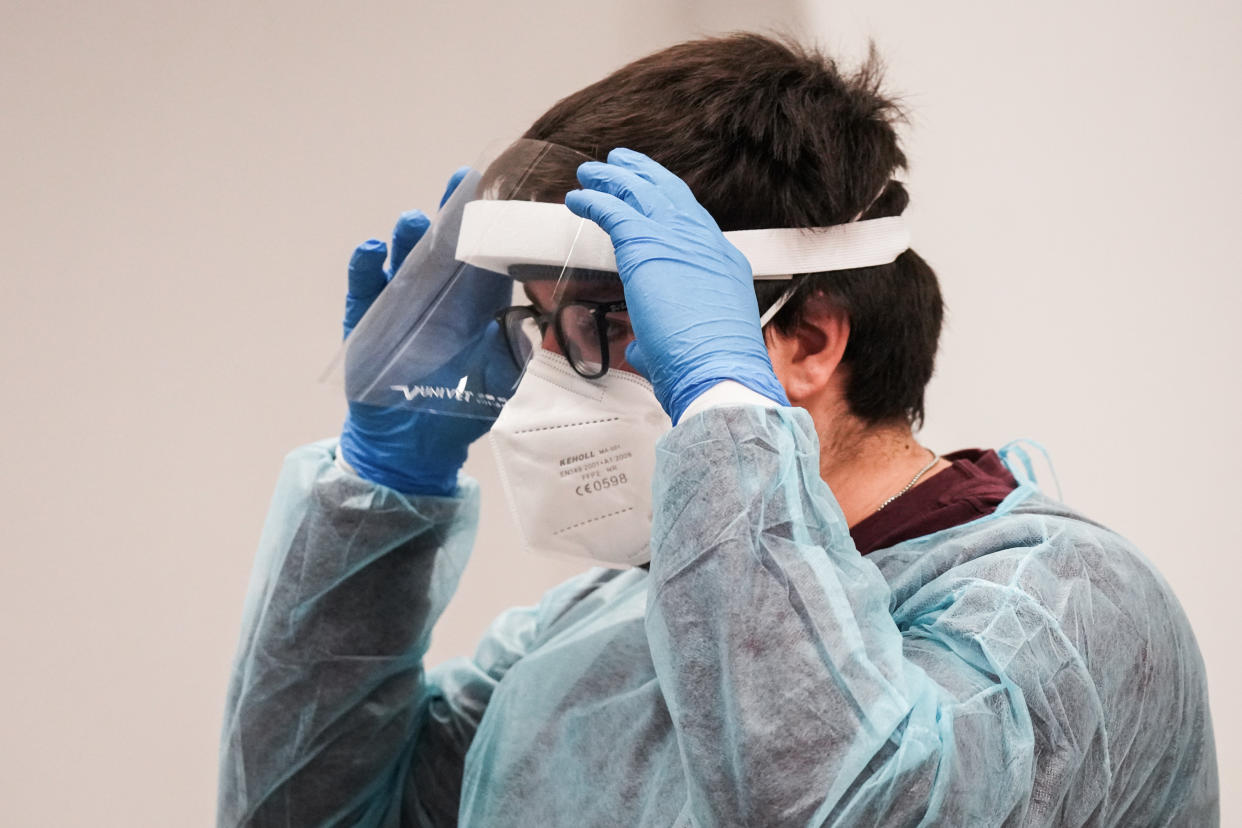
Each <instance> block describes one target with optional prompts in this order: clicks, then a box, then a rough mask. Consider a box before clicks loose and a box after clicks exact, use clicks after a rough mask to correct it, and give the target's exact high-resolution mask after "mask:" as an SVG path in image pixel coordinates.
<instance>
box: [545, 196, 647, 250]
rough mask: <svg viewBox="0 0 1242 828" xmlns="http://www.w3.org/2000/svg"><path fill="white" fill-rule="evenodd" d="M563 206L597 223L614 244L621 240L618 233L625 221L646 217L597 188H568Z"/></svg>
mask: <svg viewBox="0 0 1242 828" xmlns="http://www.w3.org/2000/svg"><path fill="white" fill-rule="evenodd" d="M565 206H566V207H568V208H569V211H570V212H571V213H573V214H574V215H576V216H581V217H582V218H584V219H590V220H591V221H593V222H595V223H596V224H598V225H599V226H600V228H601V229H602V230H603V231H604V232H605V233H607V234H608V235H609V236H611V237H612V243H613V245H614V246H615V245H617V244H619V243H620V242H621V238H620V234H621V232H622V228H623V227H624V226H625V225H626V224H627V223H629V222H632V221H646V217H645V216H643V214H642V213H640V212H639V211H638V210H636V209H635V208H633V207H631V206H630V205H629V204H626V203H625V202H624V201H622V200H621V199H619V198H617V197H616V196H615V195H611V194H609V193H601V192H600V191H598V190H570V191H569V192H568V193H566V194H565Z"/></svg>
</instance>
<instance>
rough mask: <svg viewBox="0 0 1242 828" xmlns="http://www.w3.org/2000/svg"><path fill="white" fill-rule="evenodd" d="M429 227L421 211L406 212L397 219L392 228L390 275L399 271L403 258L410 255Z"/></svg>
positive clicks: (429, 224) (424, 214)
mask: <svg viewBox="0 0 1242 828" xmlns="http://www.w3.org/2000/svg"><path fill="white" fill-rule="evenodd" d="M430 226H431V219H429V218H427V215H426V213H424V212H423V211H422V210H406V211H405V212H404V213H402V214H401V217H400V218H398V219H397V224H396V225H395V226H394V227H393V228H392V261H391V262H390V263H389V266H390V270H389V272H390V273H396V272H397V271H398V270H400V269H401V264H402V263H403V262H404V261H405V257H406V256H408V255H410V251H411V250H413V249H414V245H416V244H418V242H419V240H420V239H422V237H423V234H424V233H426V232H427V228H428V227H430Z"/></svg>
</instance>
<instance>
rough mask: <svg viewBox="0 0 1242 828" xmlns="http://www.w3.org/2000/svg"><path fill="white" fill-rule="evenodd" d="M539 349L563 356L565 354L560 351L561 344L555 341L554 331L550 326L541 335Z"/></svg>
mask: <svg viewBox="0 0 1242 828" xmlns="http://www.w3.org/2000/svg"><path fill="white" fill-rule="evenodd" d="M541 347H542V348H543V350H545V351H550V352H551V353H554V354H560V355H561V356H565V352H564V351H563V350H562V349H561V343H559V342H557V341H556V331H555V330H553V329H552V326H551V325H549V326H548V329H547V330H546V331H544V333H543V342H542V344H541Z"/></svg>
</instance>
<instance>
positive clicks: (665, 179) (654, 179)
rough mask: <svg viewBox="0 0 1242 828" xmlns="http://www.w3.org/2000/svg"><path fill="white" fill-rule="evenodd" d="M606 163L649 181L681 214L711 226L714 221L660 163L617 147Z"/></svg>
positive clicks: (609, 154) (689, 191)
mask: <svg viewBox="0 0 1242 828" xmlns="http://www.w3.org/2000/svg"><path fill="white" fill-rule="evenodd" d="M608 163H609V164H612V165H614V166H618V167H622V168H624V169H626V170H630V171H632V172H633V173H634V174H635V175H637V176H639V177H640V178H642V179H644V180H645V181H649V182H650V183H651V184H652V185H654V186H655V187H656V188H657V189H659V191H660V192H661V193H662V194H663V195H664V196H665V197H666V198H667V199H668V200H669V201H670V202H672V203H673V204H675V205H676V206H677V207H678V208H679V209H681V210H682V211H683V212H686V213H691V214H698V215H699V216H700V217H706V218H707V219H708V221H709V222H710V223H711V226H713V227H714V226H716V220H715V219H714V218H711V214H710V213H708V212H707V210H706V208H704V207H703V205H701V204H699V200H698V199H697V198H695V196H694V193H693V192H692V191H691V190H690V186H689V185H688V184H686V182H685V181H683V180H682V179H681V178H680V177H679V176H677V175H675V174H673V173H672V172H670V171H669V169H668V168H667V167H665V166H664V165H663V164H661V163H660V162H658V161H656V160H654V159H653V158H651V157H650V156H647V155H643V154H642V153H641V152H638V151H636V150H632V149H626V148H625V147H617V148H616V149H614V150H613V151H612V152H610V153H608Z"/></svg>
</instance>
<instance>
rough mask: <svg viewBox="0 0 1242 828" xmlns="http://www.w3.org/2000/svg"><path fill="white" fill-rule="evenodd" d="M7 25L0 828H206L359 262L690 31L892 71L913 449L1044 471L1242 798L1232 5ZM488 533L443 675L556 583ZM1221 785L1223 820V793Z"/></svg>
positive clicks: (316, 9)
mask: <svg viewBox="0 0 1242 828" xmlns="http://www.w3.org/2000/svg"><path fill="white" fill-rule="evenodd" d="M5 12H6V14H5V26H4V27H3V28H2V29H0V68H2V69H3V78H4V80H3V81H2V82H0V102H2V106H3V109H2V110H0V111H3V113H4V116H5V117H4V120H5V127H4V128H3V129H2V130H0V185H2V187H3V192H4V200H3V205H2V206H0V253H2V254H3V257H2V258H0V261H3V262H4V277H3V280H0V337H2V340H0V341H2V342H3V348H2V349H0V353H2V356H0V359H2V360H3V366H4V367H3V373H2V374H0V376H2V377H3V379H4V387H5V389H6V390H5V394H4V398H3V403H4V404H3V406H0V423H2V424H3V426H4V431H3V433H4V434H5V435H6V438H7V439H6V446H5V449H4V452H3V454H4V457H5V460H4V463H3V469H4V471H5V472H6V473H5V474H4V475H3V477H2V479H0V487H2V488H0V504H3V506H2V507H0V508H2V509H3V514H2V523H0V525H2V526H3V527H4V530H5V536H6V539H7V541H8V543H7V545H6V550H5V553H4V555H3V557H2V558H0V560H2V567H3V568H2V569H0V619H2V622H3V623H2V624H0V629H2V630H3V632H2V638H0V657H2V658H3V663H4V665H5V667H6V669H5V671H4V675H5V680H4V681H3V682H2V683H0V704H2V708H0V709H3V710H5V711H7V713H8V716H7V718H6V721H5V724H4V726H3V730H2V731H0V734H2V736H0V743H2V744H3V745H4V747H3V749H2V750H3V753H0V822H3V823H4V824H12V825H23V826H36V825H57V826H63V825H126V826H133V825H152V826H155V825H161V826H162V825H170V824H176V825H193V824H197V825H204V824H209V823H210V822H211V821H212V819H213V813H214V789H215V769H216V739H217V736H218V731H219V722H220V716H221V712H222V707H223V696H224V692H225V684H226V681H227V676H228V670H229V663H230V660H231V657H232V652H233V648H234V646H235V644H236V636H237V631H238V627H239V623H240V614H241V603H242V598H243V594H244V590H245V584H246V580H247V577H248V572H249V566H250V562H251V559H252V556H253V552H254V547H255V542H256V540H257V538H258V534H259V530H260V527H261V525H262V521H263V516H264V513H265V510H266V506H267V501H268V498H269V497H270V493H271V487H272V484H273V482H274V480H275V476H276V473H277V470H278V468H279V465H280V462H281V458H282V457H283V455H284V454H285V453H286V452H287V451H288V450H289V449H290V448H292V447H294V446H296V445H298V444H300V443H303V442H306V441H309V440H312V439H316V438H319V437H323V436H330V435H332V434H334V433H335V432H336V430H337V429H338V428H339V424H340V420H341V418H342V416H343V409H344V407H343V405H342V403H341V402H340V400H339V397H338V394H337V391H336V389H335V388H332V387H326V386H323V385H320V384H318V383H317V381H316V380H317V377H318V375H319V373H320V372H321V370H322V369H323V367H324V366H325V365H326V364H327V362H328V361H329V360H330V359H331V357H332V356H333V355H334V353H335V350H336V347H337V341H338V338H339V321H340V316H341V300H342V296H343V293H344V288H345V276H344V271H345V263H346V261H347V259H348V256H349V253H350V251H351V250H352V248H353V246H354V244H356V243H357V242H359V241H361V240H363V239H365V238H368V237H371V236H376V237H380V238H386V237H387V235H388V233H389V230H390V228H391V225H392V221H393V220H394V218H395V217H396V215H397V214H398V213H399V212H400V211H401V210H403V209H407V208H409V207H413V206H422V207H423V208H424V209H429V208H431V207H434V204H435V200H436V198H438V196H439V192H440V189H441V188H442V186H443V181H444V180H445V178H446V177H447V175H448V173H449V172H451V171H452V170H453V169H454V168H456V167H457V166H459V165H460V164H463V163H470V162H471V161H473V160H475V158H476V157H477V156H478V154H479V153H480V152H481V151H483V150H484V149H485V148H487V147H488V146H493V145H495V143H496V142H497V141H503V140H505V139H508V138H512V137H515V136H516V135H517V134H518V133H520V131H521V130H522V129H523V128H524V127H525V126H526V125H527V124H528V123H529V122H530V121H531V120H532V119H533V118H534V117H535V116H537V115H538V114H539V113H540V112H541V111H543V109H545V108H546V107H547V106H548V105H549V104H550V103H551V102H552V101H554V100H556V99H557V98H558V97H560V96H562V95H564V94H566V93H568V92H571V91H573V90H574V89H577V88H579V87H581V86H583V85H585V84H586V83H589V82H591V81H593V80H596V79H597V78H599V77H600V76H602V75H603V74H604V73H606V72H607V71H609V70H610V69H612V68H615V67H616V66H619V65H620V64H622V63H624V62H625V61H627V60H629V59H631V58H634V57H637V56H640V55H642V54H644V53H646V52H649V51H651V50H653V49H655V48H659V47H661V46H663V45H667V44H669V43H672V42H676V41H678V40H681V39H684V38H685V37H688V36H691V35H693V34H695V33H698V32H708V31H722V30H727V29H731V28H736V27H745V26H750V27H768V26H776V27H779V28H781V29H785V30H789V31H793V32H796V33H799V34H802V35H804V36H815V37H818V38H820V39H822V40H823V41H824V42H825V43H827V44H829V45H832V46H834V47H836V48H838V49H839V50H840V51H841V52H842V53H844V54H847V55H857V54H859V53H860V52H861V50H862V48H863V45H864V44H865V41H866V38H867V37H868V36H874V37H875V38H876V40H877V42H878V45H879V46H880V48H881V50H882V52H883V53H884V54H885V55H886V56H887V58H888V60H889V63H890V73H889V77H890V85H891V86H892V87H893V88H894V89H896V90H901V91H903V92H904V93H905V94H906V103H907V105H908V108H909V109H910V112H911V123H910V127H909V130H908V134H909V140H908V149H909V154H910V157H911V162H912V164H911V166H912V169H911V172H910V174H909V176H908V179H909V181H910V185H911V190H912V192H913V194H914V199H915V201H914V205H913V207H912V209H911V211H910V216H911V218H912V221H913V223H914V228H915V234H916V247H917V248H918V250H919V251H920V252H921V253H923V255H924V256H925V257H927V258H928V259H929V260H930V261H931V262H932V264H933V265H934V266H935V267H936V268H937V269H938V271H939V272H940V274H941V278H942V280H943V284H944V288H945V291H946V295H947V299H948V301H949V304H950V317H949V324H948V327H947V330H946V334H945V338H944V345H943V351H942V357H941V361H940V368H939V371H938V374H937V377H936V379H935V380H934V381H933V384H932V388H931V392H930V398H929V420H928V426H927V428H926V430H925V432H924V436H925V438H926V442H928V443H929V444H930V445H931V446H933V447H934V448H936V449H938V450H941V451H948V450H952V449H954V448H959V447H962V446H966V445H997V444H999V443H1001V442H1004V441H1006V440H1008V439H1010V438H1013V437H1017V436H1030V437H1034V438H1037V439H1040V440H1041V441H1043V442H1044V443H1045V444H1046V445H1047V446H1048V447H1049V449H1050V450H1051V452H1052V454H1053V456H1054V458H1055V460H1056V464H1057V470H1058V472H1059V474H1060V478H1061V482H1062V484H1063V486H1064V491H1065V497H1066V499H1067V500H1068V501H1069V502H1070V503H1072V504H1075V505H1077V506H1080V507H1082V508H1084V509H1086V510H1087V511H1088V512H1090V513H1092V514H1093V515H1095V516H1096V517H1098V518H1099V519H1100V520H1102V521H1104V522H1106V523H1108V524H1110V525H1112V526H1114V527H1115V528H1117V529H1119V530H1120V531H1122V532H1123V533H1124V534H1126V535H1128V536H1129V537H1131V538H1132V539H1134V540H1135V541H1136V542H1137V543H1139V545H1140V546H1141V547H1143V548H1144V549H1145V550H1146V552H1147V554H1148V555H1149V556H1150V557H1151V558H1152V559H1153V560H1154V561H1156V563H1157V564H1158V566H1159V567H1160V569H1161V570H1162V571H1163V572H1164V574H1165V575H1166V577H1167V578H1168V579H1169V581H1170V582H1171V583H1172V584H1173V586H1174V588H1175V589H1176V591H1177V593H1178V594H1179V596H1180V597H1181V599H1182V602H1183V604H1184V606H1185V607H1186V610H1187V612H1188V613H1189V615H1190V617H1191V620H1192V621H1193V623H1194V625H1195V629H1196V631H1197V633H1198V635H1199V637H1200V642H1201V644H1202V648H1203V651H1204V655H1205V658H1206V660H1207V662H1208V669H1209V674H1210V677H1211V681H1212V692H1213V700H1214V702H1215V705H1214V714H1215V717H1216V726H1217V744H1218V749H1219V752H1220V767H1221V778H1222V780H1228V779H1231V778H1236V777H1237V776H1238V775H1239V773H1242V750H1240V749H1238V748H1236V747H1235V745H1234V743H1235V741H1236V740H1237V738H1238V737H1239V736H1240V735H1242V721H1240V720H1239V717H1238V716H1237V715H1236V714H1235V713H1234V712H1233V709H1232V707H1231V705H1230V702H1231V701H1232V699H1233V698H1234V697H1236V696H1238V695H1239V693H1242V678H1240V677H1239V673H1238V670H1237V669H1236V667H1235V666H1234V662H1233V650H1234V649H1235V647H1234V645H1233V634H1232V632H1233V624H1232V623H1231V622H1232V620H1233V614H1232V612H1231V611H1230V609H1231V602H1233V601H1234V600H1235V599H1234V593H1233V587H1234V585H1235V584H1236V583H1237V582H1238V580H1239V575H1240V574H1242V571H1240V568H1239V566H1238V564H1237V554H1238V550H1237V544H1236V543H1235V542H1234V540H1233V537H1232V534H1231V533H1229V532H1228V528H1229V522H1230V520H1231V519H1232V517H1233V508H1232V507H1233V506H1234V504H1235V503H1236V502H1237V500H1238V496H1239V495H1240V494H1242V487H1240V486H1239V484H1238V482H1237V473H1238V472H1237V470H1238V469H1239V468H1242V450H1240V449H1239V445H1238V440H1237V438H1236V437H1235V436H1234V434H1233V429H1232V426H1233V422H1234V421H1235V420H1236V414H1235V412H1236V410H1237V408H1238V405H1239V402H1242V400H1240V399H1239V396H1240V395H1239V388H1238V381H1237V369H1236V368H1235V364H1236V362H1237V359H1238V357H1239V351H1240V350H1242V349H1240V348H1239V336H1238V333H1237V325H1236V323H1235V321H1234V317H1235V316H1236V315H1237V313H1238V310H1239V298H1240V297H1239V293H1240V289H1239V286H1238V281H1237V277H1238V275H1239V274H1238V267H1237V265H1236V264H1235V263H1234V260H1233V259H1232V258H1231V257H1229V256H1228V251H1229V248H1230V246H1231V244H1232V242H1233V239H1234V238H1236V235H1237V230H1236V228H1237V227H1238V225H1239V220H1240V219H1242V209H1239V207H1238V206H1237V195H1236V194H1237V192H1238V191H1239V187H1240V186H1242V175H1240V171H1239V165H1238V161H1237V159H1236V154H1235V153H1234V151H1233V145H1234V144H1235V143H1236V136H1237V135H1238V133H1239V127H1242V123H1240V120H1242V119H1240V117H1239V113H1238V106H1237V101H1238V97H1239V95H1238V93H1239V91H1240V90H1239V86H1240V83H1239V80H1240V78H1242V75H1240V73H1239V68H1240V67H1239V57H1238V51H1237V49H1236V43H1237V42H1238V40H1239V37H1240V36H1242V24H1240V21H1239V12H1238V10H1237V8H1236V7H1235V6H1232V5H1227V4H1225V3H1215V4H1206V3H1201V4H1194V3H1190V4H1182V5H1181V6H1179V7H1178V10H1176V11H1174V10H1172V9H1170V8H1165V7H1164V6H1161V5H1158V4H1155V3H1140V4H1129V5H1126V6H1114V5H1112V4H1103V3H1095V4H1092V3H1087V4H1083V3H1074V4H1070V3H1068V2H1061V1H1058V2H1051V3H1044V4H1041V5H1039V6H1038V7H1027V6H1026V5H1023V4H1009V3H1005V4H967V3H959V2H954V3H938V4H934V6H933V5H931V4H916V3H895V2H868V3H862V2H857V3H826V4H807V5H806V7H805V8H804V7H802V6H801V5H799V4H797V3H795V2H792V1H791V2H777V3H771V2H769V3H764V4H758V3H756V4H751V5H748V4H743V3H723V2H719V3H716V2H706V1H705V0H704V1H701V2H682V3H662V2H658V0H631V2H626V3H620V2H612V3H609V2H603V3H595V4H589V5H583V4H577V3H570V2H565V0H540V2H536V3H533V4H531V3H527V4H502V3H485V2H477V0H476V2H458V3H448V2H425V3H421V4H412V3H396V2H383V3H370V4H363V5H358V4H353V5H349V6H329V5H327V4H298V3H292V2H289V1H288V0H274V2H265V3H243V2H237V1H236V0H232V1H231V2H221V3H214V4H210V5H203V4H192V3H187V2H180V3H154V2H138V0H119V1H118V2H113V3H109V4H88V3H84V2H80V3H63V2H62V3H56V2H45V3H39V4H34V3H8V4H6V6H5ZM480 448H481V449H482V451H478V452H475V453H474V455H473V456H472V458H471V461H470V463H469V466H468V467H469V469H470V470H471V471H472V472H473V473H474V474H476V476H478V477H480V478H481V480H482V482H483V484H484V487H485V492H486V495H485V499H484V505H483V509H484V514H483V526H482V529H481V532H480V541H479V544H478V548H477V550H476V554H475V557H474V558H473V559H472V561H471V564H470V566H469V567H468V569H467V572H466V575H465V577H464V579H463V582H462V586H461V589H460V591H459V593H458V596H457V598H456V600H455V601H454V602H453V603H452V604H451V605H450V607H449V609H448V611H447V612H446V614H445V616H444V618H443V619H442V622H441V624H440V625H439V627H438V628H437V632H436V637H435V640H434V642H433V645H432V652H431V654H430V657H429V661H432V662H435V661H439V660H441V659H443V658H446V657H448V656H451V655H457V654H465V653H468V652H470V650H471V648H472V645H473V642H474V641H475V640H476V639H477V637H478V635H479V634H480V633H481V632H482V630H483V628H484V627H485V626H486V625H487V623H488V622H489V621H490V620H491V618H492V617H494V616H495V614H496V613H497V612H499V611H500V610H501V609H503V608H504V607H506V606H509V605H512V604H515V603H526V602H531V601H534V600H537V599H538V597H539V595H540V594H541V593H542V591H543V590H544V589H546V588H547V587H549V586H551V585H552V584H554V583H556V582H557V581H559V580H561V579H563V578H564V577H567V576H568V575H569V574H571V573H572V572H574V571H576V569H577V568H576V567H573V566H570V565H566V564H563V563H558V562H551V561H543V560H538V559H530V558H527V557H526V556H524V555H522V554H521V553H519V552H518V551H517V550H515V549H514V548H513V545H512V537H513V527H512V525H511V523H510V522H509V518H508V516H507V515H506V514H505V509H504V505H503V502H502V499H501V497H500V493H499V490H498V489H497V487H496V485H495V475H494V473H493V471H492V468H491V463H490V458H489V457H488V452H487V450H486V446H483V445H480ZM1223 787H1225V788H1226V789H1228V784H1227V783H1226V784H1225V785H1224V786H1223ZM1225 814H1226V819H1225V824H1231V815H1235V814H1242V812H1240V811H1238V809H1237V808H1236V807H1235V804H1234V802H1233V801H1232V800H1231V799H1230V798H1229V797H1228V792H1227V795H1226V798H1225Z"/></svg>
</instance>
